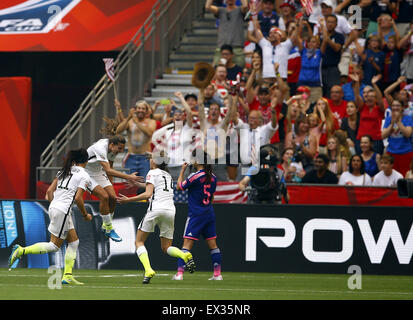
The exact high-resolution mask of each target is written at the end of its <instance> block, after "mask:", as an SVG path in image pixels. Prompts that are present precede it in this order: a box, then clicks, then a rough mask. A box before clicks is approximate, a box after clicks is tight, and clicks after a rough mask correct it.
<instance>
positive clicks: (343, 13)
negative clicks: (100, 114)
mask: <svg viewBox="0 0 413 320" xmlns="http://www.w3.org/2000/svg"><path fill="white" fill-rule="evenodd" d="M309 2H310V1H299V0H295V1H294V0H290V1H280V0H262V1H258V0H250V1H247V0H241V1H240V0H238V1H236V0H226V1H225V0H224V1H213V0H206V3H205V9H206V11H207V12H211V13H213V14H214V15H215V16H216V18H217V35H218V37H217V39H218V40H217V47H216V51H215V54H214V59H213V61H211V64H212V66H213V67H214V69H215V74H214V77H213V78H212V80H211V81H210V83H208V84H207V85H206V87H205V88H202V89H200V93H199V95H197V94H187V95H183V94H182V93H180V92H176V93H175V96H176V99H177V100H178V101H179V103H176V102H175V101H174V99H172V98H171V99H166V100H160V101H157V102H156V103H155V104H154V105H153V106H150V105H149V104H148V103H147V102H145V101H138V102H137V104H136V107H135V106H134V107H133V108H131V109H130V112H129V114H128V116H127V117H126V116H123V113H122V109H121V108H120V105H119V104H118V102H116V104H115V105H116V108H117V110H118V115H119V117H118V119H117V120H118V121H119V122H120V124H119V126H118V130H117V133H120V132H123V131H124V130H127V132H128V150H129V154H128V156H127V158H126V159H125V161H124V165H125V167H126V168H130V169H131V172H134V171H138V172H139V174H140V175H141V176H145V174H146V171H147V170H149V166H148V162H147V161H148V160H147V159H146V158H145V157H144V153H145V152H147V151H153V150H154V148H156V147H157V146H162V147H163V148H164V149H166V150H167V154H168V157H169V158H170V163H169V166H168V169H169V171H170V172H171V174H172V177H173V178H174V179H175V180H176V179H177V176H178V174H179V170H180V167H181V165H182V163H183V162H184V161H187V160H188V159H189V157H190V154H191V151H192V150H193V149H195V147H196V146H197V145H199V144H201V145H203V146H204V147H207V149H208V148H209V150H214V152H213V154H214V157H213V158H214V159H215V160H216V165H215V168H214V172H215V173H216V175H217V177H218V181H239V180H241V179H242V176H243V173H242V171H241V169H242V168H243V167H248V166H251V165H254V164H255V162H256V161H257V153H259V151H257V150H259V147H261V146H264V145H267V144H272V145H274V146H275V147H276V149H277V150H278V153H277V157H278V160H279V161H278V162H279V164H278V169H279V170H280V171H281V172H283V175H284V179H285V181H286V182H293V183H300V182H302V183H329V184H341V185H364V186H369V185H378V186H395V184H396V182H397V179H399V178H402V177H407V178H411V177H412V175H413V174H412V173H413V168H412V167H413V162H412V159H413V144H412V143H413V139H412V135H413V118H412V117H413V20H411V19H412V17H413V1H412V0H380V1H371V0H361V1H358V0H343V1H339V0H314V1H312V9H311V12H309V10H310V9H309V8H308V7H303V5H302V3H309ZM354 5H355V6H357V7H352V6H354ZM354 8H355V9H354ZM350 9H351V10H350ZM357 13H360V15H357ZM161 105H162V106H163V111H162V112H158V111H157V110H158V108H159V106H161ZM251 141H252V142H251ZM245 142H248V143H245ZM244 144H246V145H248V146H249V147H248V148H244Z"/></svg>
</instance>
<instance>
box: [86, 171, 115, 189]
mask: <svg viewBox="0 0 413 320" xmlns="http://www.w3.org/2000/svg"><path fill="white" fill-rule="evenodd" d="M89 176H90V184H88V185H87V191H89V192H90V193H92V191H93V190H94V189H95V188H96V187H97V186H101V187H102V188H103V189H104V188H106V187H108V186H111V185H112V183H111V182H110V180H109V178H108V176H107V175H106V173H105V172H103V171H102V172H101V173H98V174H94V175H92V174H90V173H89Z"/></svg>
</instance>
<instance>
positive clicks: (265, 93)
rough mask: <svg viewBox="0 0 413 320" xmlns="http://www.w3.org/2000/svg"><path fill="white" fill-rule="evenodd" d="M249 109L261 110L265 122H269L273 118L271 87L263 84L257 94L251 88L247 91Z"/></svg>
mask: <svg viewBox="0 0 413 320" xmlns="http://www.w3.org/2000/svg"><path fill="white" fill-rule="evenodd" d="M247 102H248V109H249V110H250V111H252V110H257V111H260V112H261V114H262V117H263V123H264V124H267V123H268V122H269V121H270V120H271V116H272V115H271V110H272V109H271V93H270V88H269V87H267V86H265V85H263V86H259V87H258V92H257V95H254V91H252V90H249V91H248V93H247Z"/></svg>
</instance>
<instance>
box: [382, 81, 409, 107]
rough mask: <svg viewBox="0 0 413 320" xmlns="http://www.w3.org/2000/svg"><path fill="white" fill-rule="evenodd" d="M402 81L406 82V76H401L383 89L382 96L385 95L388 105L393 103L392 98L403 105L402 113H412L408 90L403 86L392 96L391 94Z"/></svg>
mask: <svg viewBox="0 0 413 320" xmlns="http://www.w3.org/2000/svg"><path fill="white" fill-rule="evenodd" d="M403 83H406V77H404V76H401V77H399V78H398V79H397V80H396V81H395V82H393V83H392V84H391V85H390V86H388V87H387V88H386V90H384V96H385V97H386V101H387V103H388V104H389V107H390V106H391V104H392V103H393V100H394V99H397V100H399V101H400V102H401V103H402V106H403V114H404V115H412V114H413V110H412V108H413V106H412V105H413V103H412V102H411V101H410V91H409V90H406V88H403V89H401V90H399V91H396V93H395V94H394V96H395V97H394V98H393V96H392V93H393V91H395V90H396V89H399V88H400V87H401V86H402V84H403Z"/></svg>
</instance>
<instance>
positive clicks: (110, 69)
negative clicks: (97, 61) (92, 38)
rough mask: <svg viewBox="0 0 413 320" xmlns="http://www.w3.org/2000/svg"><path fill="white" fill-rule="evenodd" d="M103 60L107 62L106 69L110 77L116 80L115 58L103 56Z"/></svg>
mask: <svg viewBox="0 0 413 320" xmlns="http://www.w3.org/2000/svg"><path fill="white" fill-rule="evenodd" d="M103 62H104V63H105V70H106V74H107V75H108V78H109V79H110V80H112V81H115V68H114V63H113V58H103Z"/></svg>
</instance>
